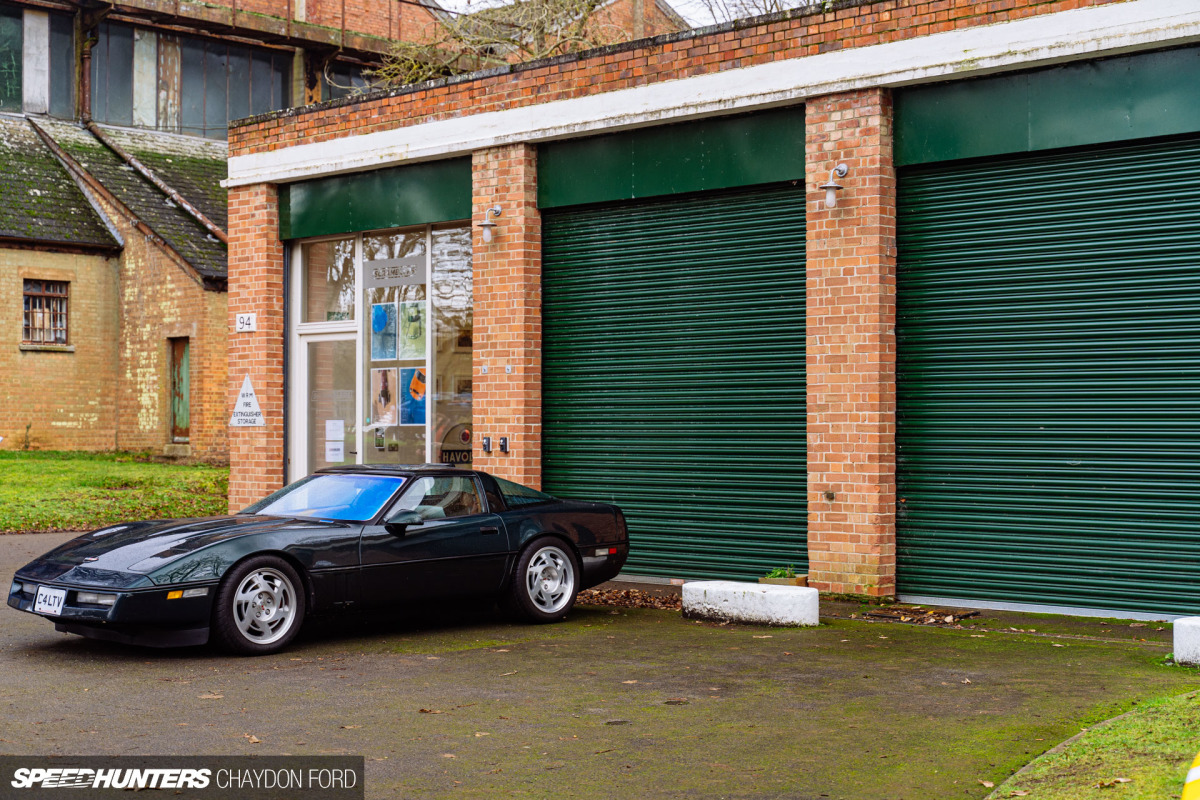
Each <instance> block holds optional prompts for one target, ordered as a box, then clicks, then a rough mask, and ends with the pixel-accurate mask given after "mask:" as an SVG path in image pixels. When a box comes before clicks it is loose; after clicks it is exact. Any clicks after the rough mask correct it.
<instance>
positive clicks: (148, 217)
mask: <svg viewBox="0 0 1200 800" xmlns="http://www.w3.org/2000/svg"><path fill="white" fill-rule="evenodd" d="M38 125H40V126H41V128H42V129H43V130H45V131H46V133H47V134H48V135H49V136H50V138H52V139H53V140H54V141H55V142H57V143H58V146H59V147H61V148H62V149H63V150H64V151H66V153H67V155H69V156H70V157H71V158H72V159H74V160H75V161H76V162H78V163H79V165H80V166H81V167H82V168H83V169H85V170H87V172H89V173H90V174H91V175H92V176H93V177H94V178H95V179H96V180H97V181H99V182H100V183H101V184H102V185H103V186H104V187H105V188H106V189H108V191H109V192H111V193H112V194H113V196H114V197H116V198H117V199H118V200H119V201H121V203H123V204H124V205H125V206H126V208H128V209H129V210H130V211H131V212H133V213H134V214H135V215H136V216H137V217H138V218H139V219H141V220H142V222H144V223H146V224H147V225H149V226H150V228H151V229H153V231H154V232H155V233H156V234H158V235H159V236H160V237H162V239H163V240H164V241H165V242H166V243H167V244H168V245H170V246H171V248H173V249H174V250H175V252H177V253H179V255H180V256H182V257H183V259H184V260H186V261H187V262H188V263H189V264H191V265H192V267H193V268H194V269H195V270H196V271H197V272H198V273H200V274H201V275H202V276H204V277H206V278H224V277H225V275H226V264H227V261H228V250H227V248H226V246H225V245H224V244H222V243H221V242H220V241H219V240H218V239H217V238H216V237H214V236H213V235H212V234H210V233H209V232H208V231H207V230H206V229H205V228H204V227H203V226H202V225H201V224H200V223H199V222H197V221H196V219H195V218H194V217H192V215H191V214H188V213H187V212H186V211H184V210H183V209H182V208H180V207H179V206H178V205H176V204H175V203H174V202H172V201H171V200H170V199H169V198H168V197H167V196H166V195H164V194H163V193H162V192H161V191H160V190H159V189H158V187H156V186H155V185H154V184H153V183H151V182H150V181H148V180H146V179H145V178H143V177H142V176H141V175H139V174H138V173H137V172H136V171H135V170H134V169H133V167H131V166H129V165H128V164H126V163H125V162H124V161H122V160H121V158H120V157H118V156H117V154H116V153H114V152H113V151H112V150H110V149H108V148H107V147H106V146H104V144H103V143H101V142H100V140H98V139H97V138H96V137H95V136H93V135H92V134H91V133H89V132H88V131H87V130H85V129H84V128H83V127H81V126H80V125H77V124H75V123H73V122H63V121H60V120H52V119H45V120H39V122H38ZM108 130H109V129H107V128H106V129H105V133H106V134H107V133H108ZM128 138H130V139H134V140H135V141H136V142H137V144H136V148H135V149H139V152H137V153H135V155H136V157H137V158H138V160H139V161H142V160H143V158H142V156H143V153H145V154H146V155H147V158H146V159H145V161H144V163H146V166H148V167H150V168H151V169H154V168H155V166H156V165H157V164H158V163H160V162H161V163H162V164H164V165H166V166H168V167H173V166H174V163H175V162H174V160H173V155H171V154H172V153H175V151H174V150H167V151H166V153H167V154H165V155H164V154H161V151H159V150H157V149H156V148H150V147H149V146H148V143H149V142H151V141H155V140H158V139H160V138H161V139H168V138H175V137H170V136H166V135H157V136H156V135H154V134H141V133H138V134H135V135H134V136H130V137H128ZM115 139H116V137H114V140H115ZM122 144H124V140H122V141H121V143H120V144H118V146H121V145H122ZM150 153H155V154H156V155H154V156H153V160H152V158H151V157H150V155H149V154H150ZM168 159H171V160H170V162H168ZM155 171H157V170H155ZM180 174H181V175H183V174H187V175H188V176H189V179H190V180H192V181H193V182H194V184H195V186H194V187H193V190H194V191H196V194H197V196H195V197H193V196H192V195H189V193H188V192H187V191H185V190H184V188H183V187H178V186H177V187H173V188H175V189H176V191H178V192H180V194H182V195H183V196H184V197H186V198H187V199H188V200H189V202H192V203H195V204H196V205H197V206H199V207H201V210H202V212H204V213H205V216H208V211H207V209H206V208H205V207H204V206H210V207H213V208H217V207H218V203H217V201H216V200H215V191H214V190H212V189H209V190H207V191H204V192H200V191H199V190H198V189H196V188H195V187H198V186H203V185H204V184H205V181H206V179H205V178H204V177H203V175H205V174H212V168H211V167H210V166H207V165H204V159H202V158H199V157H196V158H195V159H194V160H193V162H192V163H190V164H188V165H186V168H185V169H182V170H181V172H180ZM219 174H220V176H221V177H223V176H224V162H222V166H221V169H220V173H219ZM159 176H160V177H161V178H162V179H163V180H165V181H166V182H167V183H168V184H170V183H171V181H170V179H169V178H168V177H167V176H166V175H163V174H161V173H160V175H159ZM217 180H220V177H218V178H216V179H215V180H214V181H213V183H214V184H215V183H216V181H217ZM215 188H216V189H219V188H220V186H219V185H217V186H216V187H215ZM200 195H203V196H200ZM201 204H204V205H201ZM219 208H220V211H221V213H220V214H217V215H216V218H215V219H214V218H212V217H210V219H213V221H214V222H218V220H220V222H218V224H222V223H224V221H225V219H226V214H225V213H224V204H223V203H220V204H219ZM214 214H216V211H215V210H214Z"/></svg>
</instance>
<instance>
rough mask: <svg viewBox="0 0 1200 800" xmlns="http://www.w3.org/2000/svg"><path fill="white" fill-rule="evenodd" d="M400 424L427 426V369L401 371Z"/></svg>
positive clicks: (415, 368)
mask: <svg viewBox="0 0 1200 800" xmlns="http://www.w3.org/2000/svg"><path fill="white" fill-rule="evenodd" d="M400 386H401V387H402V388H401V390H400V424H401V425H424V424H425V368H424V367H405V368H403V369H401V370H400Z"/></svg>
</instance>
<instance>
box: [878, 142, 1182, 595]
mask: <svg viewBox="0 0 1200 800" xmlns="http://www.w3.org/2000/svg"><path fill="white" fill-rule="evenodd" d="M1139 175H1142V176H1148V177H1149V178H1150V179H1151V180H1152V181H1153V186H1152V189H1151V190H1150V191H1145V192H1140V193H1138V192H1131V180H1134V179H1135V178H1134V176H1139ZM1031 177H1032V178H1035V179H1031ZM898 244H899V263H898V279H897V287H898V302H897V339H898V359H897V373H898V398H897V402H898V414H897V452H898V467H897V488H898V491H897V496H898V498H899V504H898V509H897V560H898V566H897V579H898V587H899V590H900V592H901V593H903V594H906V595H924V596H940V597H948V598H969V599H974V600H998V601H1008V602H1024V603H1040V604H1049V605H1059V606H1074V607H1083V608H1105V609H1123V610H1129V611H1144V612H1157V613H1164V614H1196V613H1200V594H1198V593H1197V592H1196V574H1197V572H1198V571H1200V535H1198V534H1197V529H1196V520H1197V519H1200V492H1198V491H1197V487H1200V413H1198V412H1200V136H1195V135H1192V136H1188V137H1179V138H1175V139H1167V140H1162V139H1160V140H1156V141H1153V142H1142V143H1136V144H1132V143H1130V144H1110V145H1099V146H1091V147H1087V148H1080V149H1076V150H1074V151H1067V152H1063V151H1057V152H1054V153H1040V154H1020V155H1013V156H1005V157H1002V158H997V159H992V160H990V161H987V162H976V163H971V164H963V163H961V162H959V163H955V164H940V165H925V166H920V167H910V168H907V169H904V170H901V171H900V173H899V193H898Z"/></svg>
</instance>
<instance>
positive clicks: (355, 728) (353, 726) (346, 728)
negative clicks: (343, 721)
mask: <svg viewBox="0 0 1200 800" xmlns="http://www.w3.org/2000/svg"><path fill="white" fill-rule="evenodd" d="M361 727H362V725H343V726H342V730H344V731H353V730H357V729H358V728H361Z"/></svg>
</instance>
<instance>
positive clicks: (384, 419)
mask: <svg viewBox="0 0 1200 800" xmlns="http://www.w3.org/2000/svg"><path fill="white" fill-rule="evenodd" d="M396 389H397V381H396V368H395V367H387V368H385V369H373V370H371V411H372V412H373V413H372V417H373V421H374V426H375V427H376V428H385V427H388V426H391V425H395V424H397V414H396V410H397V399H398V398H397V393H396Z"/></svg>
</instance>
